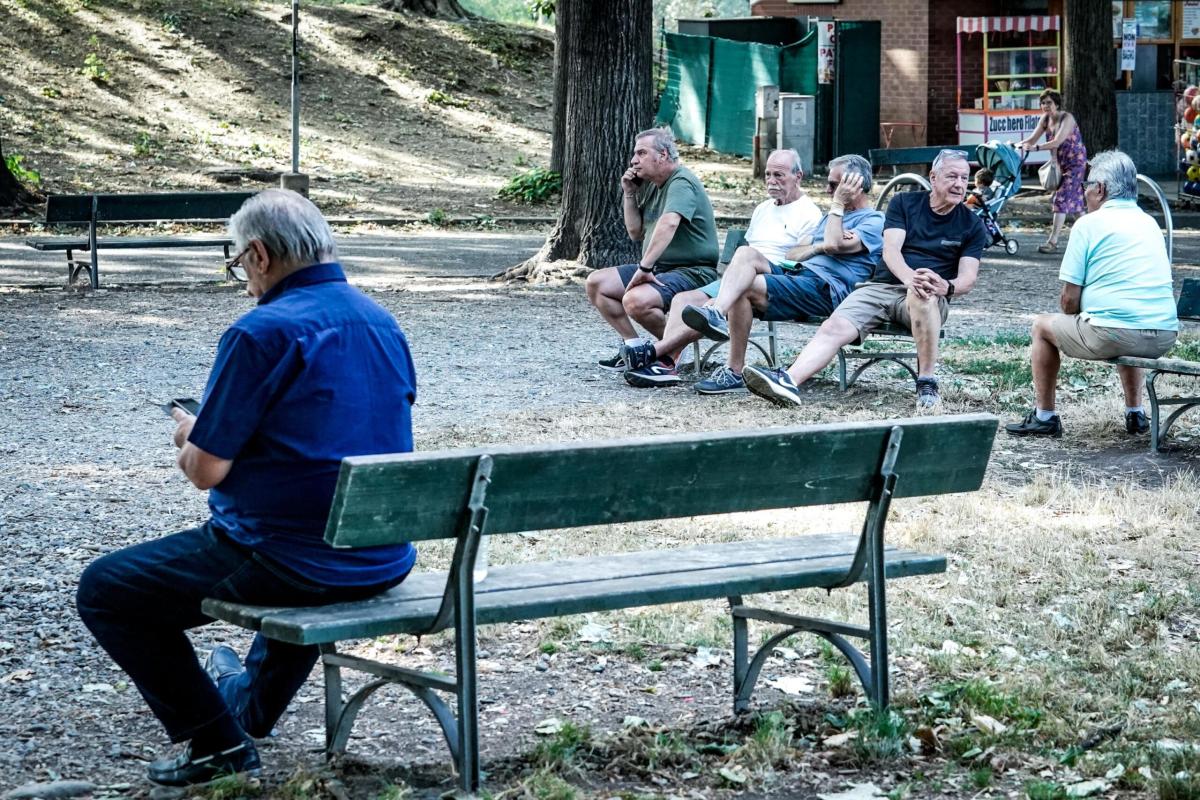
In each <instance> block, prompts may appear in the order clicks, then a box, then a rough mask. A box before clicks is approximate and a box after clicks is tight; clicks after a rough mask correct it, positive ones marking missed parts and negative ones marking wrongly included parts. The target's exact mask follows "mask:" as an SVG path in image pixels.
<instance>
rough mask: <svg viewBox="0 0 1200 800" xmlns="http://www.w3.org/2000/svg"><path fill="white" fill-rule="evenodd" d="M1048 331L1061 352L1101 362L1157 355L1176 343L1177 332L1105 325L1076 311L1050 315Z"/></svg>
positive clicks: (1154, 356)
mask: <svg viewBox="0 0 1200 800" xmlns="http://www.w3.org/2000/svg"><path fill="white" fill-rule="evenodd" d="M1050 330H1051V331H1053V332H1054V340H1055V341H1056V342H1058V349H1059V350H1060V351H1062V354H1063V355H1066V356H1070V357H1071V358H1083V359H1087V360H1089V361H1102V360H1104V359H1108V358H1116V357H1117V356H1137V357H1138V358H1158V357H1159V356H1161V355H1162V354H1163V353H1165V352H1167V351H1168V350H1170V349H1171V346H1172V345H1173V344H1175V337H1176V336H1177V335H1178V332H1177V331H1160V330H1152V329H1144V330H1143V329H1136V328H1106V327H1104V326H1103V325H1093V324H1091V323H1090V322H1088V321H1087V320H1085V319H1084V318H1083V317H1081V316H1080V315H1079V314H1052V315H1051V316H1050Z"/></svg>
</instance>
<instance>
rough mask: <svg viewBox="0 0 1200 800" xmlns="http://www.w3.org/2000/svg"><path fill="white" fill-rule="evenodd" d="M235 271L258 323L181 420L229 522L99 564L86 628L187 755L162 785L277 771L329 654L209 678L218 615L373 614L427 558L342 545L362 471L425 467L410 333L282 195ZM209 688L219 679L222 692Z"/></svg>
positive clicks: (248, 221)
mask: <svg viewBox="0 0 1200 800" xmlns="http://www.w3.org/2000/svg"><path fill="white" fill-rule="evenodd" d="M229 230H230V234H231V236H232V238H233V240H234V242H235V243H236V245H237V247H238V249H239V251H240V252H239V254H238V257H237V258H236V259H234V261H235V262H238V263H236V264H235V265H234V267H233V269H234V272H235V275H238V273H239V272H240V273H241V275H239V277H244V278H245V279H246V286H247V292H248V294H250V295H251V296H253V297H256V298H258V305H257V307H256V308H254V309H253V310H251V311H250V312H249V313H247V314H246V315H245V316H243V317H242V318H241V319H239V320H238V321H237V322H235V323H234V324H233V326H232V327H230V328H229V329H228V330H227V331H225V333H224V335H223V336H222V337H221V341H220V344H219V345H218V346H217V355H216V360H215V363H214V364H213V368H212V373H211V374H210V375H209V379H208V384H207V386H206V387H205V390H204V399H203V402H202V403H201V405H200V410H199V413H198V414H197V415H196V416H194V417H193V416H191V415H189V414H186V413H184V412H183V411H179V410H176V411H175V419H176V422H177V423H178V427H177V428H176V431H175V445H176V447H178V448H179V456H178V463H179V467H180V469H181V470H182V471H183V473H184V474H185V475H186V476H187V477H188V479H189V480H191V482H192V483H193V484H195V486H196V487H197V488H199V489H206V490H208V492H209V494H208V504H209V509H210V511H211V514H212V516H211V518H210V519H209V520H208V521H207V522H205V523H204V524H203V525H201V526H200V527H198V528H193V529H191V530H186V531H182V532H180V533H175V534H172V535H170V536H166V537H164V538H161V539H156V540H154V541H150V542H144V543H142V544H139V545H135V546H132V547H127V548H125V549H123V550H118V551H116V552H114V553H110V554H109V555H106V556H104V557H102V558H100V559H98V560H97V561H95V562H94V563H92V564H91V565H90V566H89V567H88V568H87V570H86V571H85V572H84V574H83V576H82V577H81V579H80V584H79V591H78V595H77V598H76V604H77V606H78V609H79V614H80V616H81V617H82V619H83V621H84V623H85V624H86V625H87V627H88V629H89V630H91V631H92V633H93V634H94V635H95V637H96V639H97V641H98V642H99V643H100V645H101V646H102V647H103V648H104V649H105V650H106V651H107V652H108V654H109V655H110V656H112V658H113V660H114V661H116V663H117V664H118V665H119V666H120V667H121V668H122V669H124V670H125V671H126V672H127V673H128V674H129V676H130V678H131V679H132V680H133V682H134V684H135V685H136V686H137V688H138V690H139V691H140V692H141V693H142V697H144V698H145V700H146V702H147V703H148V704H149V706H150V709H151V710H152V711H153V712H154V714H155V716H157V717H158V719H159V720H160V721H161V722H162V724H163V726H164V727H165V728H166V730H167V734H168V735H169V736H170V738H171V741H172V742H184V741H186V742H188V746H187V748H186V749H185V750H184V751H183V752H182V753H180V754H179V755H177V756H175V757H173V758H166V759H162V760H160V761H155V762H154V763H152V764H150V766H149V768H148V770H147V771H148V775H149V778H150V780H152V781H154V782H156V783H160V784H164V785H168V786H187V785H192V784H197V783H205V782H207V781H209V780H211V779H213V778H214V777H216V776H218V775H221V774H226V773H249V774H255V773H257V772H258V770H259V769H260V764H259V758H258V753H257V751H256V750H255V747H254V742H253V739H252V738H251V737H263V736H266V735H267V734H268V733H269V732H270V730H271V727H272V726H273V725H274V723H275V721H276V720H277V719H279V717H280V715H282V714H283V712H284V711H285V710H286V709H287V705H288V703H289V702H290V701H291V699H292V697H293V695H294V694H295V693H296V692H297V691H298V690H299V688H300V686H301V685H303V683H304V681H305V680H306V679H307V677H308V674H309V672H310V671H311V669H312V667H313V664H314V663H316V660H317V657H318V653H317V648H316V647H302V646H297V645H290V644H285V643H282V642H277V641H271V640H268V639H265V638H264V637H262V636H256V637H255V639H254V642H253V644H252V645H251V648H250V651H249V653H248V655H247V657H246V664H245V666H244V667H243V666H242V664H241V663H240V661H239V660H238V657H237V655H236V654H235V653H234V652H233V651H232V650H230V649H229V648H226V647H218V648H217V649H216V650H214V651H213V653H212V654H211V655H210V657H209V661H208V663H207V664H206V665H205V667H201V666H200V663H199V662H198V660H197V658H196V654H195V651H194V650H193V649H192V645H191V643H190V641H189V640H188V637H187V635H186V633H185V631H186V630H188V629H189V628H194V627H198V626H200V625H204V624H207V623H209V622H211V621H212V620H211V619H210V618H208V617H206V616H205V615H204V614H203V613H201V611H200V603H201V601H202V600H203V599H204V598H206V597H215V598H220V599H224V600H234V601H237V602H242V603H251V604H256V605H294V606H305V605H320V604H324V603H332V602H340V601H345V600H355V599H360V598H363V597H368V596H370V595H373V594H376V593H378V592H381V591H383V590H385V589H388V588H390V587H392V586H395V585H396V584H398V583H400V582H401V581H402V580H404V578H405V576H407V575H408V572H409V570H411V569H412V566H413V562H414V561H415V559H416V551H415V550H414V549H413V547H412V546H411V545H409V544H401V545H396V546H386V547H374V548H363V549H356V550H334V549H333V548H331V547H329V546H328V545H326V544H325V542H324V539H323V537H324V532H325V521H326V517H327V516H328V514H329V507H330V504H331V502H332V499H333V492H334V488H335V484H336V481H337V474H338V469H339V464H340V463H341V460H342V458H343V457H345V456H350V455H370V454H376V453H396V452H407V451H411V450H412V415H411V407H412V403H413V400H414V398H415V392H416V376H415V374H414V372H413V365H412V359H411V357H410V355H409V351H408V343H407V342H406V341H405V338H404V334H403V333H402V332H401V331H400V328H399V326H398V325H397V324H396V321H395V320H394V319H393V318H392V316H391V315H390V314H389V313H388V312H387V311H385V310H384V309H383V308H381V307H380V306H378V305H377V304H376V303H375V302H373V301H372V300H370V299H368V298H367V297H366V296H365V295H364V294H362V292H360V291H358V290H357V289H355V288H352V287H351V286H350V285H349V284H347V282H346V276H345V274H344V273H343V272H342V267H341V265H340V264H338V262H337V248H336V246H335V245H334V242H333V234H332V232H331V231H330V230H329V225H328V224H327V223H326V222H325V220H324V218H322V216H321V212H320V211H318V210H317V208H316V206H314V205H313V204H312V203H310V202H309V201H308V200H307V199H305V198H304V197H302V196H300V195H298V194H296V193H294V192H289V191H284V190H280V189H271V190H268V191H265V192H262V193H261V194H259V195H257V196H255V197H253V198H251V199H250V200H247V201H246V203H245V204H244V205H243V206H242V207H241V209H240V210H239V211H238V212H237V213H236V214H234V215H233V218H232V219H230V221H229ZM206 672H207V675H206Z"/></svg>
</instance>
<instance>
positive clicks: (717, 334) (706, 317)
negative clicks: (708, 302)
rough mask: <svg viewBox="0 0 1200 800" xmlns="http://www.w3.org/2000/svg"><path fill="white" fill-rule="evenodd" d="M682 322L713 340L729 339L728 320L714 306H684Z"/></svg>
mask: <svg viewBox="0 0 1200 800" xmlns="http://www.w3.org/2000/svg"><path fill="white" fill-rule="evenodd" d="M683 323H684V324H685V325H687V326H688V327H689V328H691V329H692V330H694V331H699V332H700V333H702V334H704V335H705V336H706V337H708V338H709V339H712V340H714V341H717V342H728V341H729V322H728V321H727V320H726V319H725V315H724V314H722V313H721V312H720V311H718V310H717V309H716V308H715V307H714V306H684V307H683Z"/></svg>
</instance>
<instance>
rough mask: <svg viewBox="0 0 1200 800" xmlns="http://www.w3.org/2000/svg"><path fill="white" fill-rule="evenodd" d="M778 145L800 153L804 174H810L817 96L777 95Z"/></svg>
mask: <svg viewBox="0 0 1200 800" xmlns="http://www.w3.org/2000/svg"><path fill="white" fill-rule="evenodd" d="M777 131H778V142H779V144H778V147H779V149H780V150H787V149H789V148H791V149H794V150H795V151H796V152H797V153H799V154H800V164H801V165H802V167H803V169H804V174H805V175H811V174H812V168H813V147H814V145H815V143H816V137H817V98H816V97H814V96H813V95H811V94H791V93H789V92H782V93H780V95H779V121H778V126H777Z"/></svg>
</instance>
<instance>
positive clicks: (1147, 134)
mask: <svg viewBox="0 0 1200 800" xmlns="http://www.w3.org/2000/svg"><path fill="white" fill-rule="evenodd" d="M1174 125H1175V94H1174V92H1170V91H1167V92H1117V147H1118V148H1120V149H1121V150H1124V151H1125V152H1126V153H1127V154H1128V155H1129V157H1130V158H1132V159H1133V163H1134V164H1137V168H1138V172H1141V173H1143V174H1145V175H1150V176H1151V177H1158V178H1161V177H1169V178H1174V177H1175V129H1174ZM1084 144H1085V145H1086V144H1087V142H1084ZM1093 155H1095V153H1093V152H1092V151H1091V149H1089V150H1088V156H1089V157H1090V156H1093Z"/></svg>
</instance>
